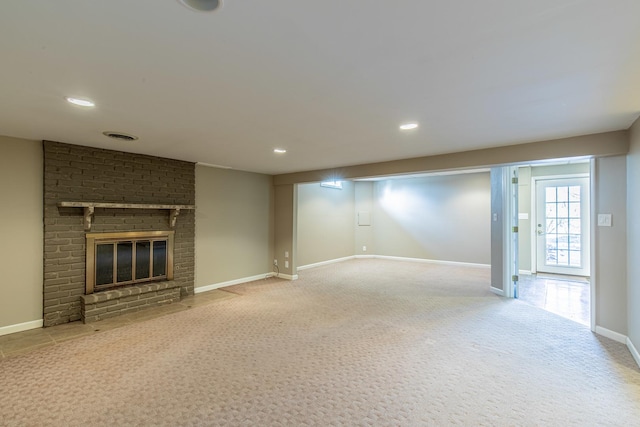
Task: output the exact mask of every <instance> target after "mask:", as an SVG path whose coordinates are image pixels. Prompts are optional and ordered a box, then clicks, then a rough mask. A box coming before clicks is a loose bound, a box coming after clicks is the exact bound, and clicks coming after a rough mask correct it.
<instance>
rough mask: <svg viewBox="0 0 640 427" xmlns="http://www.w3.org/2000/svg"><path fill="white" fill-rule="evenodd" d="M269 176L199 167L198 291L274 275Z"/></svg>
mask: <svg viewBox="0 0 640 427" xmlns="http://www.w3.org/2000/svg"><path fill="white" fill-rule="evenodd" d="M272 192H273V185H272V178H271V176H268V175H263V174H257V173H250V172H241V171H234V170H228V169H220V168H212V167H206V166H201V165H197V166H196V241H195V246H196V251H195V252H196V254H195V257H196V262H195V264H196V265H195V267H196V270H195V288H196V292H198V288H201V287H205V286H213V287H215V285H216V284H220V283H224V282H228V281H232V280H240V279H244V278H249V277H253V276H256V275H262V274H267V273H269V272H271V271H272V265H271V263H272V262H273V197H272Z"/></svg>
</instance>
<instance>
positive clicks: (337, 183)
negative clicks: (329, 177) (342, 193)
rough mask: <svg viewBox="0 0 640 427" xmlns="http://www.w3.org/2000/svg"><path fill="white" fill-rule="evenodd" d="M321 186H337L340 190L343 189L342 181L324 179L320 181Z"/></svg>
mask: <svg viewBox="0 0 640 427" xmlns="http://www.w3.org/2000/svg"><path fill="white" fill-rule="evenodd" d="M320 186H321V187H329V188H337V189H338V190H342V181H322V182H321V183H320Z"/></svg>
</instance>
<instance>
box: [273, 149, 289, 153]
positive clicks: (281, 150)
mask: <svg viewBox="0 0 640 427" xmlns="http://www.w3.org/2000/svg"><path fill="white" fill-rule="evenodd" d="M273 152H274V153H278V154H284V153H286V152H287V150H285V149H284V148H274V149H273Z"/></svg>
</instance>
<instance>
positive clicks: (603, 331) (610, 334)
mask: <svg viewBox="0 0 640 427" xmlns="http://www.w3.org/2000/svg"><path fill="white" fill-rule="evenodd" d="M596 334H598V335H602V336H603V337H607V338H609V339H612V340H614V341H618V342H619V343H622V344H627V339H628V338H627V336H626V335H622V334H620V333H618V332H614V331H611V330H609V329H607V328H603V327H602V326H596Z"/></svg>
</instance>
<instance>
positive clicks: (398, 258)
mask: <svg viewBox="0 0 640 427" xmlns="http://www.w3.org/2000/svg"><path fill="white" fill-rule="evenodd" d="M373 258H378V259H388V260H392V261H411V262H425V263H429V264H442V265H457V266H460V267H480V268H491V264H478V263H473V262H461V261H444V260H440V259H428V258H408V257H401V256H390V255H373Z"/></svg>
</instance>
